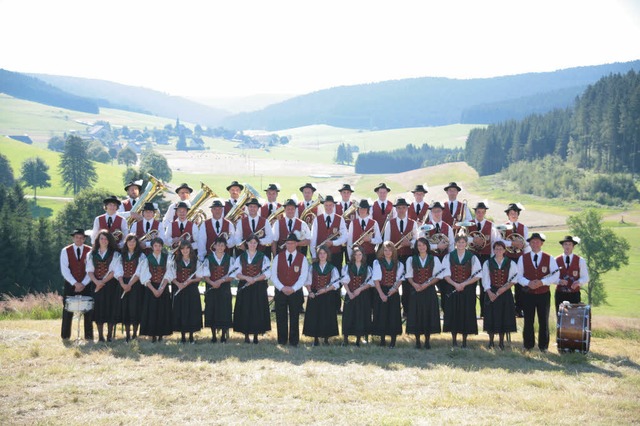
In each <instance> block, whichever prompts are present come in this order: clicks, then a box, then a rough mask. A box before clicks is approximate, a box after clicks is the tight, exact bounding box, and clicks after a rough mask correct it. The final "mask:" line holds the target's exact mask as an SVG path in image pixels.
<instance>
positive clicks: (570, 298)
mask: <svg viewBox="0 0 640 426" xmlns="http://www.w3.org/2000/svg"><path fill="white" fill-rule="evenodd" d="M560 244H561V245H562V250H563V254H562V255H560V256H558V257H556V263H557V264H558V267H559V268H560V279H559V280H558V285H557V286H556V293H555V297H554V299H555V300H554V302H555V305H556V315H557V314H558V308H559V307H560V304H561V303H562V302H565V301H566V302H569V303H580V289H581V288H582V287H583V286H585V285H587V283H588V282H589V270H588V269H587V262H586V261H585V260H584V259H583V258H582V257H580V256H578V255H577V254H575V253H573V249H574V248H575V246H576V245H578V244H580V238H578V237H572V236H571V235H567V236H566V237H564V239H563V240H561V241H560Z"/></svg>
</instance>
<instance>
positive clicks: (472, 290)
mask: <svg viewBox="0 0 640 426" xmlns="http://www.w3.org/2000/svg"><path fill="white" fill-rule="evenodd" d="M443 297H444V303H445V309H444V326H443V328H442V331H445V332H448V331H450V332H451V333H462V334H478V319H477V316H476V286H475V285H468V286H466V287H465V288H464V290H463V291H462V292H457V291H456V292H455V293H453V292H452V293H450V294H449V295H447V296H443Z"/></svg>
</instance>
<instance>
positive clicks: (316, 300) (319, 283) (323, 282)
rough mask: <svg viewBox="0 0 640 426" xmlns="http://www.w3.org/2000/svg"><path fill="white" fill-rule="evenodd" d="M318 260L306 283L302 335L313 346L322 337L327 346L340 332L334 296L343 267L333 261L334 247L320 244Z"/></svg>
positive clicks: (337, 289) (318, 342) (313, 264)
mask: <svg viewBox="0 0 640 426" xmlns="http://www.w3.org/2000/svg"><path fill="white" fill-rule="evenodd" d="M325 208H326V206H325ZM314 251H315V250H314ZM316 259H317V260H315V261H314V262H313V263H312V264H311V268H310V269H309V274H308V276H307V279H306V282H305V286H306V287H307V290H308V292H309V298H308V299H307V309H306V311H305V314H304V326H303V328H302V334H304V335H305V336H309V337H313V346H318V345H319V344H320V338H321V337H322V338H323V339H324V344H325V345H328V344H329V337H333V336H337V335H338V316H337V312H336V309H335V306H336V303H335V298H334V297H333V295H334V294H337V293H338V291H339V289H340V269H338V267H336V266H335V265H334V264H332V263H331V261H330V259H331V249H330V248H329V247H327V246H325V245H321V246H320V247H318V249H317V258H316ZM338 297H340V295H339V294H338Z"/></svg>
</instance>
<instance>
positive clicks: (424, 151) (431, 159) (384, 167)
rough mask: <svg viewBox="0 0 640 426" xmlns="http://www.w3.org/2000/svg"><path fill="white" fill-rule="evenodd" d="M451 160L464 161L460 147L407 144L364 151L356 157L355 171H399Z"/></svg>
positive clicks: (364, 172) (366, 172)
mask: <svg viewBox="0 0 640 426" xmlns="http://www.w3.org/2000/svg"><path fill="white" fill-rule="evenodd" d="M453 161H464V152H463V149H462V148H453V149H452V148H444V147H433V146H431V145H429V144H426V143H425V144H423V145H422V146H421V147H416V146H415V145H413V144H408V145H407V146H406V147H405V148H401V149H396V150H393V151H375V152H365V153H362V154H359V155H358V158H357V159H356V166H355V171H356V173H363V174H368V173H374V174H375V173H400V172H406V171H408V170H414V169H419V168H421V167H429V166H435V165H437V164H442V163H450V162H453Z"/></svg>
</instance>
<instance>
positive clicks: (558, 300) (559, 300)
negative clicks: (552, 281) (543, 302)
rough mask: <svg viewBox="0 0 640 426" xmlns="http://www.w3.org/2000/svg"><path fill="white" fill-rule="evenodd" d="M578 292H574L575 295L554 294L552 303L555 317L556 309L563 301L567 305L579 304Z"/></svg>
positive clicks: (557, 292)
mask: <svg viewBox="0 0 640 426" xmlns="http://www.w3.org/2000/svg"><path fill="white" fill-rule="evenodd" d="M580 300H581V299H580V292H579V291H578V292H576V293H565V292H564V291H556V294H555V296H554V302H555V305H556V315H558V308H559V307H560V304H561V303H562V302H564V301H567V302H569V303H580Z"/></svg>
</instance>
